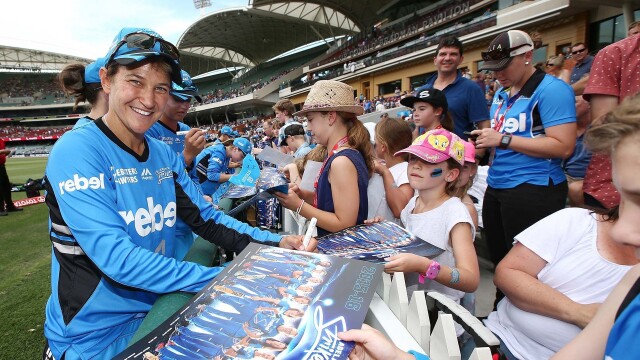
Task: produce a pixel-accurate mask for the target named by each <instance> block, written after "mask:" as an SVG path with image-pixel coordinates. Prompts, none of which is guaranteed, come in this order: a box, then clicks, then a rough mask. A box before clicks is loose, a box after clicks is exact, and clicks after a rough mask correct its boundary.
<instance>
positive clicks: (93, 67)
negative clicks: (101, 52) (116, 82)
mask: <svg viewBox="0 0 640 360" xmlns="http://www.w3.org/2000/svg"><path fill="white" fill-rule="evenodd" d="M106 62H107V59H106V58H98V59H96V61H94V62H92V63H91V64H89V65H87V66H85V67H84V82H85V84H95V83H100V68H102V67H104V66H106V65H107V64H106Z"/></svg>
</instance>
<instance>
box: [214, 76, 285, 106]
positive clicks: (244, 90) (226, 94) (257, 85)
mask: <svg viewBox="0 0 640 360" xmlns="http://www.w3.org/2000/svg"><path fill="white" fill-rule="evenodd" d="M294 69H296V68H295V67H294V68H290V69H286V70H283V71H281V72H280V73H278V74H276V75H273V76H272V77H271V78H269V79H268V80H266V81H264V80H263V79H261V78H260V79H258V80H257V81H254V82H247V81H245V82H243V83H242V85H241V86H240V87H239V88H235V89H230V90H227V89H223V88H221V89H214V90H211V91H209V92H208V93H206V94H202V101H203V102H202V103H203V104H212V103H216V102H219V101H225V100H229V99H235V98H237V97H240V96H244V95H247V94H250V93H253V92H255V91H258V90H260V89H262V88H263V87H265V86H267V85H268V84H270V83H272V82H274V81H276V80H278V79H280V78H281V77H283V76H285V75H287V74H288V73H290V72H291V71H293V70H294Z"/></svg>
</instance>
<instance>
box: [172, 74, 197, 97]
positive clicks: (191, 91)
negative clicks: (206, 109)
mask: <svg viewBox="0 0 640 360" xmlns="http://www.w3.org/2000/svg"><path fill="white" fill-rule="evenodd" d="M180 75H181V76H182V83H180V85H178V84H176V83H175V82H172V83H171V95H174V96H177V97H179V98H181V99H182V100H185V101H186V100H191V98H195V99H196V100H197V101H198V102H199V103H201V102H202V98H201V97H200V95H198V88H197V87H196V86H195V85H194V84H193V80H191V75H189V73H188V72H186V71H184V70H180Z"/></svg>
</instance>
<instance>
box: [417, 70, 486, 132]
mask: <svg viewBox="0 0 640 360" xmlns="http://www.w3.org/2000/svg"><path fill="white" fill-rule="evenodd" d="M437 78H438V74H434V75H433V76H431V77H430V78H429V79H428V80H427V83H426V84H425V85H423V86H421V87H419V88H417V89H416V90H415V93H416V94H419V93H420V91H422V90H423V89H427V88H432V87H433V84H434V83H435V82H436V79H437ZM442 92H443V93H444V95H445V97H446V98H447V104H449V113H450V114H451V117H453V126H454V129H453V132H454V133H455V134H456V135H458V136H459V137H460V138H461V139H467V138H468V136H467V135H465V134H464V132H465V131H471V130H473V129H474V124H475V123H477V122H479V121H484V120H489V111H487V101H486V99H485V98H484V94H483V93H482V90H481V89H480V87H479V86H478V85H477V84H476V83H474V82H473V81H471V80H469V79H467V78H465V77H464V76H462V73H461V72H460V71H458V75H457V77H456V79H455V80H454V81H453V82H452V83H451V84H449V85H447V87H445V88H444V89H442Z"/></svg>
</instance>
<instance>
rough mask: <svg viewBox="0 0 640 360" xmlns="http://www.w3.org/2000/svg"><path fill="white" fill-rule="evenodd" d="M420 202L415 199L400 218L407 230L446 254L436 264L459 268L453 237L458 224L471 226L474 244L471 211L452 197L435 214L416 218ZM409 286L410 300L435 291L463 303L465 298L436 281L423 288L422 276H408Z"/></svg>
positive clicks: (426, 213)
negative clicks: (416, 209) (454, 252)
mask: <svg viewBox="0 0 640 360" xmlns="http://www.w3.org/2000/svg"><path fill="white" fill-rule="evenodd" d="M417 198H418V197H417V196H415V197H413V198H411V200H409V203H408V204H407V206H406V207H405V208H404V210H402V213H401V214H400V219H401V220H402V223H403V224H404V227H405V229H407V230H408V231H409V232H410V233H412V234H413V235H415V236H417V237H419V238H421V239H422V240H424V241H426V242H428V243H430V244H433V245H435V246H437V247H439V248H441V249H444V250H445V251H444V252H443V253H442V254H440V255H438V256H436V257H435V258H433V259H432V260H435V261H437V262H439V263H440V264H441V265H447V266H449V267H455V266H456V260H455V258H454V256H453V247H452V246H451V239H450V237H449V233H450V232H451V229H453V227H454V226H455V225H456V224H458V223H468V224H469V225H470V226H471V232H472V237H471V240H472V241H473V239H474V238H475V229H474V228H473V227H474V225H473V221H472V220H471V215H469V211H468V210H467V208H466V206H464V204H463V203H462V201H460V199H459V198H457V197H452V198H450V199H449V200H447V201H445V202H444V203H442V205H440V206H438V207H437V208H435V209H433V210H430V211H426V212H423V213H420V214H412V213H411V212H412V211H413V209H414V208H415V206H416V199H417ZM425 270H427V269H425ZM405 282H406V284H407V291H408V292H409V296H411V294H412V293H413V292H414V291H416V290H426V291H432V290H433V291H437V292H439V293H442V294H444V295H446V296H447V297H449V298H451V299H452V300H454V301H457V302H459V301H460V299H461V298H462V297H463V296H464V294H465V293H464V292H463V291H460V290H455V289H452V288H450V287H448V286H445V285H442V284H440V283H439V282H437V281H435V280H429V279H426V280H425V282H424V284H420V283H418V273H405Z"/></svg>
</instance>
